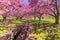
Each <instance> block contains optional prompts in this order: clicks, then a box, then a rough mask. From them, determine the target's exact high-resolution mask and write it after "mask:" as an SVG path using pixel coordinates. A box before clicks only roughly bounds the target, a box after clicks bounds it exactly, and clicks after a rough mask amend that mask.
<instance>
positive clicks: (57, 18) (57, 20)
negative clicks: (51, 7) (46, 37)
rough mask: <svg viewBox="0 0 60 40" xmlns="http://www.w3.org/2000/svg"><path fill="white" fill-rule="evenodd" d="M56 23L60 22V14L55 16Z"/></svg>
mask: <svg viewBox="0 0 60 40" xmlns="http://www.w3.org/2000/svg"><path fill="white" fill-rule="evenodd" d="M55 24H59V15H58V16H56V17H55Z"/></svg>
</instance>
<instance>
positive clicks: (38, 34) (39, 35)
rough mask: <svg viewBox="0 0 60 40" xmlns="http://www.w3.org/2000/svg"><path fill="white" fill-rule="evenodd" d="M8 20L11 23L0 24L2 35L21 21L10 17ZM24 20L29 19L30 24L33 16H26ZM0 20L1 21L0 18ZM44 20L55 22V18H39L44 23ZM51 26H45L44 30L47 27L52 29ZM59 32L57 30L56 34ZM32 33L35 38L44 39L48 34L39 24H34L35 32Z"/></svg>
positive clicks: (32, 21) (32, 22) (0, 33)
mask: <svg viewBox="0 0 60 40" xmlns="http://www.w3.org/2000/svg"><path fill="white" fill-rule="evenodd" d="M10 20H11V22H12V24H10V25H7V26H6V25H0V35H3V34H4V33H6V32H8V31H9V30H11V29H12V28H14V27H15V26H16V25H17V24H21V23H23V22H21V21H20V20H15V19H10ZM25 20H29V21H30V24H34V23H35V22H34V19H33V18H28V19H25ZM0 22H2V19H1V18H0ZM38 22H39V21H38V18H36V23H38ZM46 22H47V23H51V24H52V23H54V22H55V19H41V23H46ZM59 22H60V21H59ZM35 25H36V24H35ZM59 26H60V24H59V25H58V26H57V27H59ZM48 27H49V28H48ZM51 27H53V26H47V28H46V30H47V29H49V30H50V29H51V30H52V31H53V29H52V28H51ZM58 29H59V28H56V30H58ZM59 31H60V30H59ZM55 33H56V32H55ZM52 34H54V31H53V32H52ZM59 34H60V33H59ZM59 34H58V32H57V35H58V36H60V35H59ZM32 35H34V36H35V37H36V38H37V40H46V37H47V36H48V32H46V31H45V30H43V28H39V26H36V32H34V33H32ZM59 38H60V37H59ZM48 39H51V38H50V37H49V38H48Z"/></svg>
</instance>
